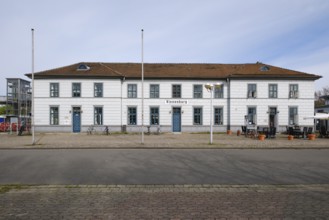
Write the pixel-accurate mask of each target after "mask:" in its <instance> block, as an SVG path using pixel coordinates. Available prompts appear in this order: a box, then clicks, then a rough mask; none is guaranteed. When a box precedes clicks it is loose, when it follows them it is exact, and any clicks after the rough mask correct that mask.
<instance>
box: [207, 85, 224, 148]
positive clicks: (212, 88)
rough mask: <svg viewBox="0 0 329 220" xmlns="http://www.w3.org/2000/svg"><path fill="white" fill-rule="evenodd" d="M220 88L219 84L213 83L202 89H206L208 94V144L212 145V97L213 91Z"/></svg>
mask: <svg viewBox="0 0 329 220" xmlns="http://www.w3.org/2000/svg"><path fill="white" fill-rule="evenodd" d="M221 86H222V84H220V83H215V84H210V83H207V84H205V85H204V87H205V88H206V89H207V91H208V92H210V144H212V143H213V121H212V117H213V115H212V108H213V107H212V100H213V96H214V90H215V89H216V88H220V87H221Z"/></svg>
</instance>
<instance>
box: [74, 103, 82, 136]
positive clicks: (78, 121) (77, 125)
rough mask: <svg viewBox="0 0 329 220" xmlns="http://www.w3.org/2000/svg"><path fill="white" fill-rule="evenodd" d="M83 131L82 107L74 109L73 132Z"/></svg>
mask: <svg viewBox="0 0 329 220" xmlns="http://www.w3.org/2000/svg"><path fill="white" fill-rule="evenodd" d="M80 131H81V111H80V107H73V132H80Z"/></svg>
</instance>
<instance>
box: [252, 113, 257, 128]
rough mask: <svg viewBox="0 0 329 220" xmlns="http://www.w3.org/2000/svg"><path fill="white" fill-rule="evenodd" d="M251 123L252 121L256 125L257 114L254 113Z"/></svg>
mask: <svg viewBox="0 0 329 220" xmlns="http://www.w3.org/2000/svg"><path fill="white" fill-rule="evenodd" d="M253 123H254V124H255V125H257V115H256V114H254V121H253Z"/></svg>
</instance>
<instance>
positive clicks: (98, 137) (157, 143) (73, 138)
mask: <svg viewBox="0 0 329 220" xmlns="http://www.w3.org/2000/svg"><path fill="white" fill-rule="evenodd" d="M209 138H210V135H209V134H207V133H201V134H200V133H179V134H174V133H162V134H159V135H155V134H150V135H146V134H145V135H144V144H142V136H141V134H138V133H134V134H110V135H103V134H93V135H87V133H37V134H36V135H35V144H34V145H32V136H31V135H23V136H18V135H17V134H8V133H0V139H1V141H0V149H14V148H24V149H26V148H27V149H28V148H40V149H42V148H46V149H49V148H125V149H127V148H134V149H138V148H161V149H162V148H201V149H202V148H257V149H259V148H264V149H271V148H296V149H304V148H315V149H317V148H318V149H323V148H329V139H328V138H316V139H315V140H308V139H307V138H298V139H296V138H295V139H293V140H288V135H285V134H277V135H276V138H272V139H265V140H264V141H260V140H258V139H257V138H250V137H245V136H244V135H239V136H237V134H234V133H233V134H231V135H227V134H217V133H215V134H214V135H213V144H211V145H210V144H209Z"/></svg>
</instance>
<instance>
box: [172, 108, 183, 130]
mask: <svg viewBox="0 0 329 220" xmlns="http://www.w3.org/2000/svg"><path fill="white" fill-rule="evenodd" d="M172 124H173V129H172V130H173V132H181V110H180V108H173V116H172Z"/></svg>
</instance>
